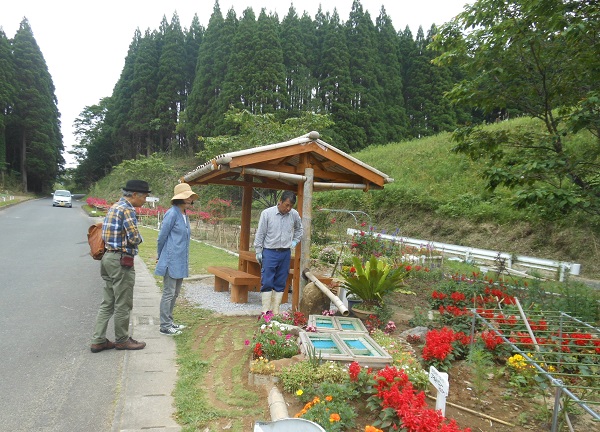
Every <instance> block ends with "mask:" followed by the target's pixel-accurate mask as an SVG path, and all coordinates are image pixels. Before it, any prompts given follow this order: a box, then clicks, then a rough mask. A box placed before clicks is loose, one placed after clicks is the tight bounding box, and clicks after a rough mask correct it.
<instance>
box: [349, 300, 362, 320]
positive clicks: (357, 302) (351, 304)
mask: <svg viewBox="0 0 600 432" xmlns="http://www.w3.org/2000/svg"><path fill="white" fill-rule="evenodd" d="M346 301H347V302H348V312H350V316H355V315H354V313H353V312H352V311H353V310H354V308H355V307H356V306H357V305H358V306H359V307H360V304H361V303H362V300H361V299H358V298H352V297H347V298H346Z"/></svg>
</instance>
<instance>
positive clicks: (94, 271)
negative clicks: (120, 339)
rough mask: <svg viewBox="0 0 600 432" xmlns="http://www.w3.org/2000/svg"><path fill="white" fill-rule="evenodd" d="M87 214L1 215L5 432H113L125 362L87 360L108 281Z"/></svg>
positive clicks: (99, 357)
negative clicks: (93, 252) (92, 247)
mask: <svg viewBox="0 0 600 432" xmlns="http://www.w3.org/2000/svg"><path fill="white" fill-rule="evenodd" d="M80 206H81V203H79V202H74V204H73V208H72V209H69V208H54V207H52V201H51V199H50V197H49V198H47V199H41V200H35V201H28V202H25V203H21V204H19V205H16V206H13V207H9V208H6V209H4V210H0V359H1V364H0V430H5V431H33V430H35V431H105V430H110V429H111V426H112V423H113V419H114V415H115V405H116V399H117V396H118V391H119V386H120V383H121V379H122V368H123V362H124V358H125V352H123V351H115V350H113V351H111V352H102V353H98V354H92V353H90V350H89V341H90V337H91V333H92V330H93V326H94V322H95V317H96V312H97V306H98V305H99V303H100V300H101V289H102V286H103V281H102V279H101V278H100V274H99V273H100V272H99V265H100V264H99V262H97V261H94V260H92V259H91V257H90V256H89V255H88V245H87V241H86V232H87V228H88V226H89V225H90V224H91V220H90V218H88V217H87V216H86V215H85V213H84V212H82V211H81V209H80ZM110 327H112V321H111V324H110V325H109V328H110ZM108 336H109V337H110V338H111V339H112V340H114V335H113V333H112V329H110V330H109V334H108Z"/></svg>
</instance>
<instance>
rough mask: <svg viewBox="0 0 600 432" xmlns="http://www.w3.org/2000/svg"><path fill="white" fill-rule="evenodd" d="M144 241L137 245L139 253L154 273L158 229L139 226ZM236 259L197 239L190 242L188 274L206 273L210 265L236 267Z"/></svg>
mask: <svg viewBox="0 0 600 432" xmlns="http://www.w3.org/2000/svg"><path fill="white" fill-rule="evenodd" d="M140 232H141V233H142V237H143V238H144V242H143V243H142V244H141V245H140V246H139V255H140V257H141V258H142V259H143V260H144V262H145V263H146V265H147V266H148V269H149V270H150V271H151V272H152V273H154V269H155V268H156V242H157V240H158V231H157V230H155V229H152V228H147V227H140ZM237 265H238V259H237V257H236V256H234V255H232V254H229V253H227V252H225V251H223V250H221V249H217V248H215V247H212V246H209V245H207V244H205V243H202V242H199V241H192V242H191V243H190V266H189V268H190V275H199V274H207V271H206V268H207V267H210V266H228V267H233V268H237Z"/></svg>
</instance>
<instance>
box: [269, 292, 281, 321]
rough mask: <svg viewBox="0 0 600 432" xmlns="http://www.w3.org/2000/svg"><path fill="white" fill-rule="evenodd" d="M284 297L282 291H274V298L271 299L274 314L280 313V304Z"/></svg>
mask: <svg viewBox="0 0 600 432" xmlns="http://www.w3.org/2000/svg"><path fill="white" fill-rule="evenodd" d="M282 299H283V293H282V292H277V291H273V299H272V300H271V302H272V304H271V310H272V311H273V314H275V315H277V314H278V313H279V305H280V304H281V300H282Z"/></svg>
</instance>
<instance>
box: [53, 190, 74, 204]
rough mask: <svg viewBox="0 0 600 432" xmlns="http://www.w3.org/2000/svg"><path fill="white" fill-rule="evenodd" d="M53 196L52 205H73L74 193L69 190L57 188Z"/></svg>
mask: <svg viewBox="0 0 600 432" xmlns="http://www.w3.org/2000/svg"><path fill="white" fill-rule="evenodd" d="M52 196H53V198H52V207H57V206H58V207H69V208H71V207H73V203H72V201H71V199H72V195H71V192H69V191H68V190H62V189H58V190H55V191H54V193H53V194H52Z"/></svg>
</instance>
